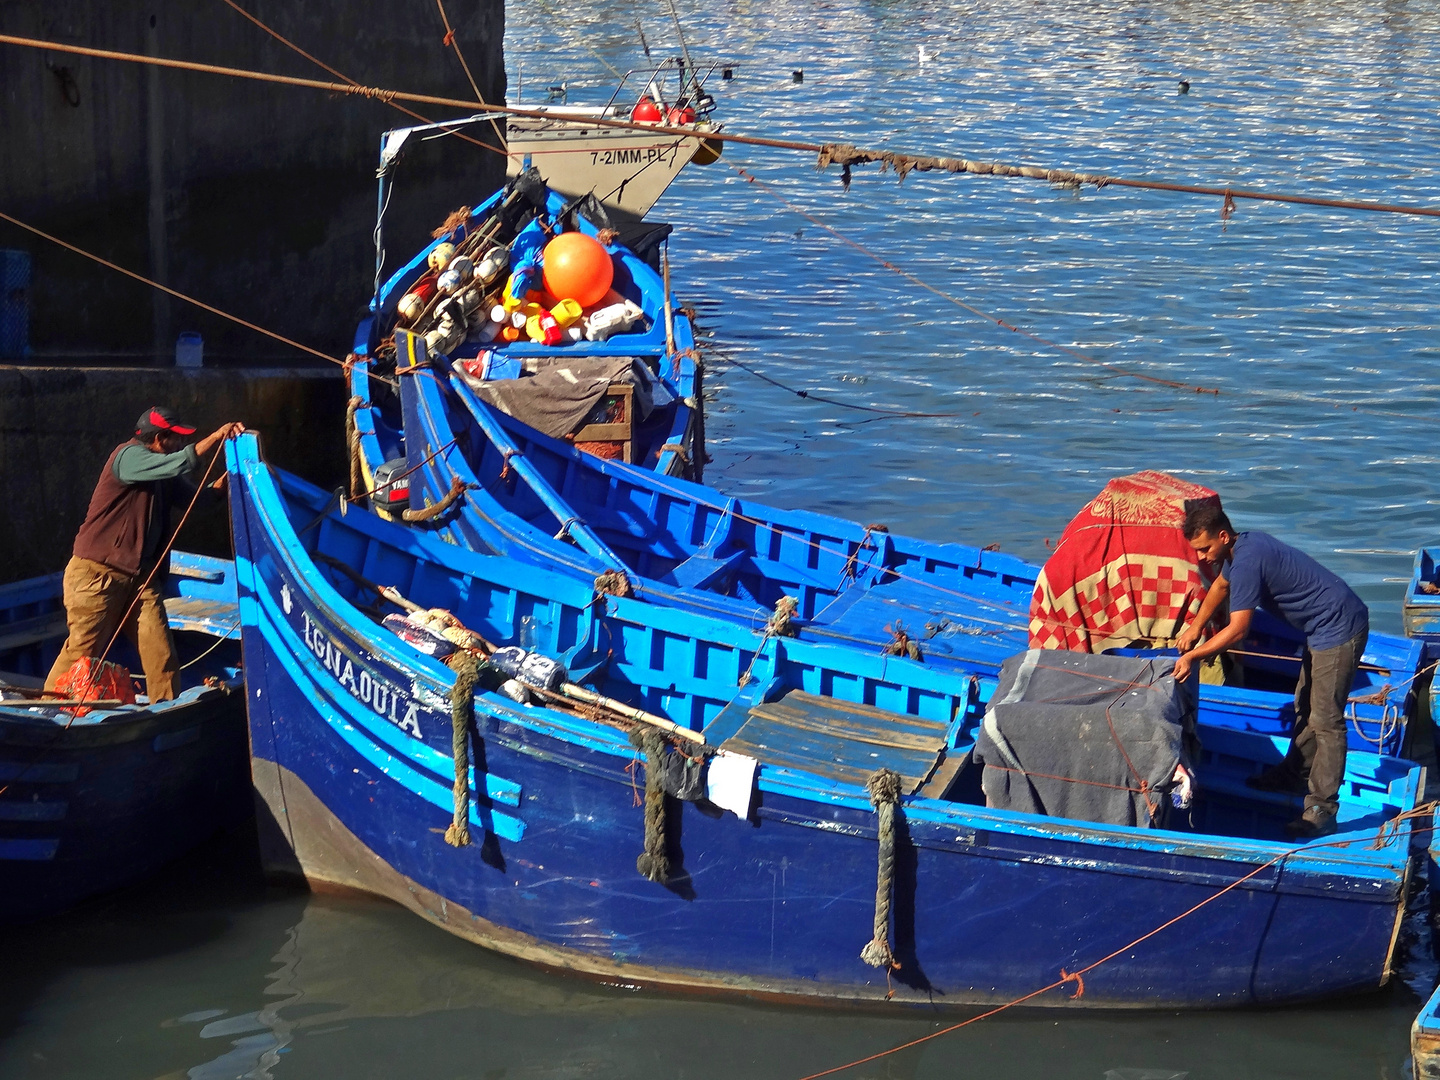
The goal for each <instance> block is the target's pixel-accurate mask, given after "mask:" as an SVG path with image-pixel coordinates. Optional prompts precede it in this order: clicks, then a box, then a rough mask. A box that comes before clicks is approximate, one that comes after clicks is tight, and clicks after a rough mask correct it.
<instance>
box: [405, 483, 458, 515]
mask: <svg viewBox="0 0 1440 1080" xmlns="http://www.w3.org/2000/svg"><path fill="white" fill-rule="evenodd" d="M465 487H466V485H465V481H464V480H461V479H460V477H458V476H451V477H450V490H449V491H447V492H446V493H445V494H444V495H442V496H441V497H440V501H439V502H436V503H431V504H430V505H429V506H427V507H425V508H424V509H421V510H402V511H400V520H401V521H409V522H416V521H429V520H431V519H432V518H437V517H439V516H440V515H441V514H443V513H445V511H447V510H449V509H450V507H452V506H454V505H455V501H456V500H457V499H459V498H460V496H461V495H464V494H465Z"/></svg>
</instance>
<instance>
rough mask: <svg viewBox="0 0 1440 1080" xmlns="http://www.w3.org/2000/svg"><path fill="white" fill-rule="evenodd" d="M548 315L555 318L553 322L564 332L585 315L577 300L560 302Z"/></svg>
mask: <svg viewBox="0 0 1440 1080" xmlns="http://www.w3.org/2000/svg"><path fill="white" fill-rule="evenodd" d="M550 314H551V315H554V316H555V321H556V322H557V323H559V324H560V329H561V330H564V329H565V328H566V327H567V326H569V325H570V324H571V323H573V322H578V321H579V320H580V319H581V317H583V316H584V314H585V309H584V308H582V307H581V306H580V302H579V301H578V300H561V301H560V302H559V303H557V304H556V305H555V306H554V307H553V308H551V309H550Z"/></svg>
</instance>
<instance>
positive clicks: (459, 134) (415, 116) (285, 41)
mask: <svg viewBox="0 0 1440 1080" xmlns="http://www.w3.org/2000/svg"><path fill="white" fill-rule="evenodd" d="M223 2H224V3H225V4H226V5H227V6H229V7H231V8H233V9H234V10H235V11H237V12H238V13H239V14H241V15H243V16H244V17H245V18H247V19H249V20H250V21H251V22H252V23H254V24H255V25H256V26H258V27H259V28H260V29H261V30H264V31H265V33H267V34H269V35H270V36H271V37H273V38H274V39H275V40H276V41H278V42H280V44H282V45H284V46H285V47H286V48H287V49H293V50H294V51H295V52H297V53H299V54H300V55H301V56H303V57H304V58H305V59H306V60H309V61H310V62H311V63H312V64H314V65H315V66H316V67H318V68H320V69H321V70H323V71H328V72H329V73H330V74H331V75H334V76H335V77H336V78H337V79H339V80H340V81H341V82H346V83H349V84H350V85H351V86H359V85H360V84H359V83H358V82H356V81H355V80H354V79H352V78H350V76H348V75H346V74H344V73H343V72H340V71H337V70H335V69H334V68H333V67H331V66H330V65H329V64H327V63H325V61H323V60H320V59H318V58H316V57H314V56H311V55H310V54H309V53H308V52H306V51H305V50H304V49H302V48H301V47H300V46H299V45H296V44H295V43H294V42H293V41H291V40H290V39H289V38H286V37H284V36H283V35H281V34H280V33H279V32H278V31H276V30H272V29H271V28H270V27H268V26H266V25H265V24H264V23H263V22H261V21H260V20H259V19H257V18H256V17H255V16H254V15H252V14H250V12H248V11H246V10H245V9H244V8H243V7H241V6H240V5H239V4H237V3H236V2H235V0H223ZM475 96H476V97H479V96H480V94H479V91H478V90H477V91H476V94H475ZM386 104H387V105H389V106H390V107H391V108H392V109H397V110H399V111H400V112H402V113H404V114H405V115H406V116H408V117H410V118H411V119H412V120H419V121H420V122H421V123H422V124H433V123H434V122H435V121H433V120H431V119H430V118H429V117H427V116H421V115H420V114H419V113H418V112H416V111H415V110H414V109H407V108H406V107H405V106H404V105H401V104H400V103H399V102H398V101H388V102H386ZM490 123H491V126H492V127H495V134H496V135H499V134H500V129H499V128H498V127H496V125H495V121H493V120H492V121H491V122H490ZM447 134H450V135H454V136H455V137H456V138H457V139H463V140H464V141H465V142H468V143H471V144H473V145H475V146H478V147H480V148H481V149H484V150H489V151H490V152H492V153H495V154H500V155H501V156H502V157H509V156H510V154H509V147H506V148H505V149H503V150H502V149H501V148H500V147H498V146H491V145H490V144H489V143H487V142H482V141H481V140H480V139H477V138H475V137H474V136H471V135H467V134H465V132H463V131H461V130H460V129H459V128H458V127H457V128H450V129H448V131H447ZM500 141H501V143H502V144H503V143H504V142H505V140H504V138H503V137H502V138H501V139H500Z"/></svg>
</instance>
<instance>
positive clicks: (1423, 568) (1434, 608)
mask: <svg viewBox="0 0 1440 1080" xmlns="http://www.w3.org/2000/svg"><path fill="white" fill-rule="evenodd" d="M1404 619H1405V633H1407V634H1409V635H1410V636H1411V637H1412V638H1415V639H1416V640H1418V641H1423V642H1424V643H1425V649H1426V659H1428V660H1435V659H1440V548H1429V547H1423V548H1421V549H1420V550H1419V551H1417V552H1416V553H1415V570H1414V572H1413V573H1411V575H1410V584H1409V585H1408V586H1407V587H1406V589H1405V607H1404Z"/></svg>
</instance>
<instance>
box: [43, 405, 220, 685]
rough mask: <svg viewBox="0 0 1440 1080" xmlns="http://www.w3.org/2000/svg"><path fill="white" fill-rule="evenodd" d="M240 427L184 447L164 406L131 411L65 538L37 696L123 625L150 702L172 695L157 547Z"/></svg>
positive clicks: (171, 647) (172, 665)
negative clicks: (65, 631) (53, 636)
mask: <svg viewBox="0 0 1440 1080" xmlns="http://www.w3.org/2000/svg"><path fill="white" fill-rule="evenodd" d="M244 430H245V425H243V424H240V423H229V424H224V425H222V426H220V427H219V428H216V429H215V430H214V431H213V432H211V433H210V434H209V435H206V436H205V437H204V438H203V439H201V440H200V441H199V442H197V443H195V444H194V445H193V446H187V445H186V440H187V439H188V438H189V437H190V436H191V435H194V434H195V429H194V428H193V427H189V426H187V425H185V424H182V423H180V421H179V420H178V419H176V417H175V414H174V413H173V412H171V411H170V410H169V409H167V408H165V407H163V406H160V405H155V406H152V407H151V408H149V409H146V410H145V411H144V412H143V413H141V414H140V419H139V420H138V421H136V424H135V437H134V438H133V439H130V440H129V441H128V442H124V443H122V444H120V445H119V446H117V447H116V448H115V449H114V451H113V452H112V453H111V454H110V457H109V459H108V460H107V461H106V462H105V468H104V469H102V470H101V472H100V481H99V483H97V484H96V485H95V494H93V495H92V496H91V497H90V509H89V510H88V511H87V512H86V514H85V523H84V524H83V525H81V526H80V532H79V533H78V534H77V535H76V537H75V548H74V552H73V554H72V555H71V558H70V562H69V564H68V565H67V566H66V567H65V618H66V622H67V623H68V625H69V630H70V635H69V637H68V638H66V640H65V645H64V647H62V648H61V650H60V655H59V657H57V658H56V660H55V665H54V666H53V667H52V668H51V669H50V675H49V677H48V678H46V680H45V689H46V690H54V689H55V685H56V683H58V682H59V681H60V678H61V676H63V675H64V674H65V673H66V672H67V671H69V670H70V668H71V666H73V665H74V663H75V661H77V660H79V659H80V658H81V657H84V656H93V657H97V658H98V657H100V655H101V653H103V652H104V651H105V649H106V648H107V646H109V644H110V641H111V639H112V638H113V637H114V636H115V630H116V628H117V627H119V626H120V625H121V620H122V619H123V620H124V626H123V631H124V634H125V636H126V637H127V638H129V639H130V640H131V641H132V642H133V643H134V644H135V648H136V651H138V652H139V654H140V664H141V667H143V668H144V670H145V689H146V692H147V693H148V694H149V696H150V700H151V701H169V700H170V699H171V698H173V697H175V695H176V694H177V693H178V692H179V673H180V665H179V662H178V660H177V659H176V656H175V642H174V640H173V639H172V638H171V636H170V623H169V621H168V620H167V619H166V616H165V602H164V600H163V599H162V598H161V590H162V589H163V587H164V585H165V576H166V574H168V573H169V570H170V552H169V550H168V549H167V548H166V547H165V542H166V540H168V539H169V537H168V535H167V534H168V532H169V527H170V509H171V507H172V506H174V505H175V503H176V502H177V501H178V502H180V503H181V505H183V504H184V503H185V502H186V501H188V499H189V497H190V494H191V493H192V492H193V491H194V489H195V485H196V484H197V482H198V481H199V479H200V475H199V474H201V473H202V472H203V468H202V464H203V462H204V461H205V459H207V458H208V457H209V455H210V454H211V452H212V451H214V449H215V448H216V447H217V446H219V445H220V444H221V443H222V442H224V441H225V440H226V439H227V438H229V437H230V436H232V435H238V434H240V433H241V432H242V431H244ZM222 479H223V474H222ZM219 483H220V481H216V485H215V486H217V487H218V486H219ZM177 485H186V486H187V487H188V490H177ZM157 564H159V565H158V568H157ZM152 571H154V573H153V574H152ZM147 579H148V584H147Z"/></svg>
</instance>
